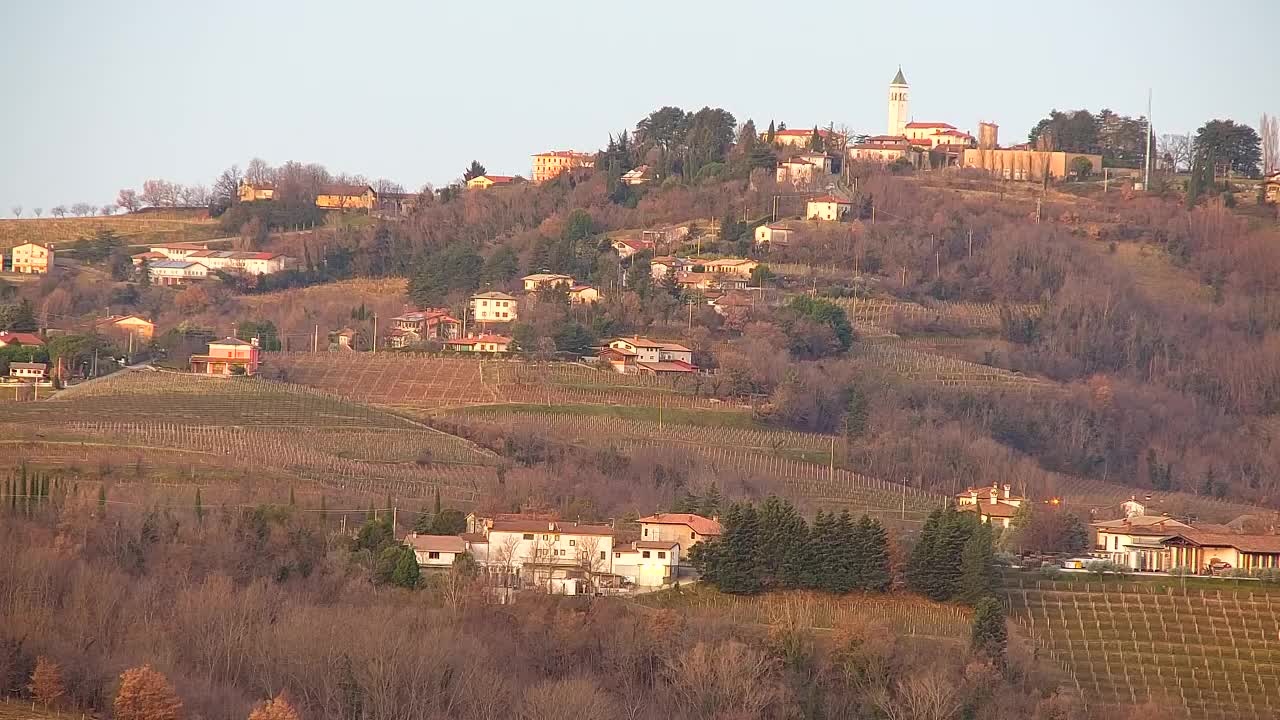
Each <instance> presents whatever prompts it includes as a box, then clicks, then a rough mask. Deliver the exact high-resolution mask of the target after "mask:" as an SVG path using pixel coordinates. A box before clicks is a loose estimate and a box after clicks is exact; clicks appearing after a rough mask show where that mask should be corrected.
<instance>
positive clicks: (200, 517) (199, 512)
mask: <svg viewBox="0 0 1280 720" xmlns="http://www.w3.org/2000/svg"><path fill="white" fill-rule="evenodd" d="M196 522H197V523H199V524H201V525H203V524H204V503H202V502H201V501H200V487H199V486H198V485H197V486H196Z"/></svg>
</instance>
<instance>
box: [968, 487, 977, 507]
mask: <svg viewBox="0 0 1280 720" xmlns="http://www.w3.org/2000/svg"><path fill="white" fill-rule="evenodd" d="M969 497H970V498H972V499H973V501H974V502H975V503H976V502H978V490H977V488H969Z"/></svg>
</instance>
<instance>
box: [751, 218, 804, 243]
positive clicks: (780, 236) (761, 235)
mask: <svg viewBox="0 0 1280 720" xmlns="http://www.w3.org/2000/svg"><path fill="white" fill-rule="evenodd" d="M795 231H796V229H795V227H794V226H793V225H791V224H790V223H785V222H776V223H767V224H764V225H761V226H760V227H758V228H756V245H765V244H769V245H786V244H788V243H790V242H791V235H792V233H794V232H795Z"/></svg>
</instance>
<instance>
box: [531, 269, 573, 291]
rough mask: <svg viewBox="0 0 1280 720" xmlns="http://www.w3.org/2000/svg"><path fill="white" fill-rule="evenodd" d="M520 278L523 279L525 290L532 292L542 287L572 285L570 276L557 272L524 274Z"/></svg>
mask: <svg viewBox="0 0 1280 720" xmlns="http://www.w3.org/2000/svg"><path fill="white" fill-rule="evenodd" d="M521 280H522V281H524V291H525V292H534V291H536V290H541V289H542V288H544V287H563V288H568V287H571V286H572V285H573V278H572V277H570V276H568V275H561V274H559V273H534V274H532V275H525V276H524V277H523V278H521Z"/></svg>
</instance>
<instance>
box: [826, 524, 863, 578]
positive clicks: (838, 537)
mask: <svg viewBox="0 0 1280 720" xmlns="http://www.w3.org/2000/svg"><path fill="white" fill-rule="evenodd" d="M832 535H833V539H834V541H835V543H834V544H835V552H834V553H833V561H834V562H833V563H832V564H833V569H834V573H833V577H832V581H831V583H830V585H829V587H830V589H831V591H832V592H836V593H847V592H850V591H852V590H854V589H855V588H857V587H858V572H859V569H858V562H859V555H860V553H861V550H860V549H859V547H858V534H857V526H856V524H855V523H854V521H853V516H852V515H850V514H849V511H848V510H843V511H841V512H840V517H839V518H837V519H836V522H835V528H834V531H833V533H832Z"/></svg>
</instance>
